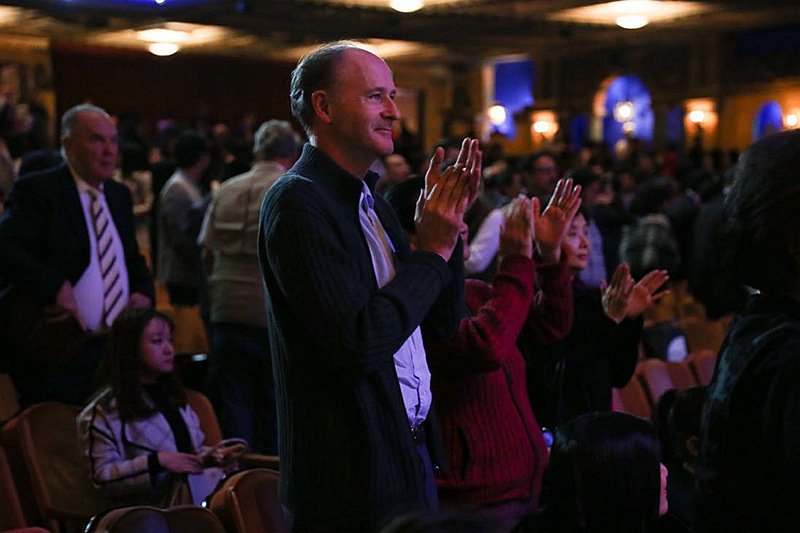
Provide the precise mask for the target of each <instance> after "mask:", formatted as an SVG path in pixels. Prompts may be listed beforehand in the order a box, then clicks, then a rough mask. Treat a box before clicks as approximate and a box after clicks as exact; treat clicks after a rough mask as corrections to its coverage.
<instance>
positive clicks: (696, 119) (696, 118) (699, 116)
mask: <svg viewBox="0 0 800 533" xmlns="http://www.w3.org/2000/svg"><path fill="white" fill-rule="evenodd" d="M705 119H706V114H705V113H704V112H703V111H701V110H700V109H695V110H694V111H692V112H691V113H689V122H691V123H692V124H700V123H701V122H703V121H704V120H705Z"/></svg>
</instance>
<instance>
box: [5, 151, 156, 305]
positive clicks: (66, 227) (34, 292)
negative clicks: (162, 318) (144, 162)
mask: <svg viewBox="0 0 800 533" xmlns="http://www.w3.org/2000/svg"><path fill="white" fill-rule="evenodd" d="M103 187H104V194H105V197H106V202H107V203H108V208H109V211H110V212H111V218H112V219H113V220H114V225H115V226H116V228H117V232H118V233H119V236H120V239H121V240H122V247H123V249H124V250H125V265H126V267H127V269H128V280H129V285H130V292H131V293H134V292H139V293H141V294H144V295H145V296H147V297H149V298H150V299H151V300H153V298H154V289H153V280H152V278H151V276H150V272H149V271H148V270H147V266H146V265H145V262H144V258H143V257H142V256H141V255H140V254H139V247H138V245H137V244H136V238H135V236H134V228H133V201H132V199H131V194H130V191H129V190H128V188H127V187H125V186H124V185H121V184H119V183H116V182H115V181H113V180H107V181H106V182H105V185H104V186H103ZM89 251H90V245H89V230H88V228H87V227H86V222H85V218H84V215H83V208H82V207H81V201H80V196H79V195H78V188H77V186H76V185H75V180H74V179H73V177H72V174H71V173H70V171H69V167H68V166H67V165H66V164H63V165H60V166H58V167H55V168H53V169H49V170H46V171H44V172H40V173H36V174H31V175H29V176H26V177H24V178H23V179H21V180H19V181H17V182H16V183H15V184H14V187H13V188H12V189H11V192H10V193H9V195H8V198H7V200H6V204H5V211H4V212H3V214H2V216H0V278H2V280H3V281H4V283H5V284H6V286H8V285H9V284H12V285H14V286H16V287H17V288H19V289H21V290H22V292H24V294H26V295H29V296H31V297H33V298H34V299H36V301H37V302H39V303H40V304H50V303H53V302H54V301H55V296H56V294H57V293H58V290H59V289H60V288H61V286H62V285H63V284H64V281H69V282H70V283H71V284H72V285H75V283H77V281H78V280H79V279H80V277H81V275H82V274H83V272H84V271H85V270H86V268H87V267H88V265H89V259H90V257H89ZM7 303H8V302H5V301H3V300H0V309H1V308H3V307H4V306H5V305H7Z"/></svg>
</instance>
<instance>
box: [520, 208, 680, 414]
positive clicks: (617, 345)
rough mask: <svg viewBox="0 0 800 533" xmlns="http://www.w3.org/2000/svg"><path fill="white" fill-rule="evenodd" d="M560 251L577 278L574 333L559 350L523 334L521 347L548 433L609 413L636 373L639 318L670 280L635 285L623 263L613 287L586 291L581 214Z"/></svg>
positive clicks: (653, 276) (586, 249)
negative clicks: (616, 390)
mask: <svg viewBox="0 0 800 533" xmlns="http://www.w3.org/2000/svg"><path fill="white" fill-rule="evenodd" d="M562 249H563V250H564V255H565V261H566V263H567V266H568V268H569V269H570V270H571V272H572V275H573V281H572V286H573V291H574V295H575V321H574V325H573V328H572V331H571V332H570V334H569V335H567V336H566V338H564V340H562V341H561V342H558V343H556V344H550V345H541V344H539V343H537V342H536V341H535V340H534V339H531V338H530V337H528V336H526V335H525V334H523V335H521V336H520V339H519V341H518V344H519V346H520V349H521V350H522V351H523V353H524V354H525V359H526V362H527V364H528V394H529V396H530V400H531V407H532V408H533V412H534V413H535V414H536V418H537V419H538V420H539V423H541V424H543V425H544V426H546V427H549V428H553V427H556V426H560V425H562V424H563V423H565V422H566V421H568V420H570V419H571V418H574V417H576V416H578V415H581V414H583V413H588V412H591V411H609V410H611V388H612V387H622V386H624V385H625V384H626V383H627V382H628V380H629V379H630V378H631V376H632V375H633V371H634V369H635V368H636V361H637V359H638V343H639V336H640V335H641V331H642V318H641V314H642V312H643V311H644V310H645V309H647V307H649V306H650V305H651V304H652V303H653V301H654V300H655V299H658V298H660V297H661V296H660V295H655V296H654V293H655V291H656V290H658V288H659V287H661V285H663V284H664V283H665V282H666V281H667V279H668V275H667V273H666V272H665V271H663V270H654V271H652V272H650V273H649V274H647V275H646V276H644V277H643V278H642V279H641V281H639V283H636V282H634V280H633V278H632V277H631V276H630V271H629V269H628V265H626V264H624V263H623V264H622V265H620V266H619V267H618V268H617V269H616V270H615V271H614V275H613V277H612V278H611V282H610V284H608V285H606V284H605V283H603V285H602V287H601V288H600V289H590V288H589V287H587V286H586V285H585V284H584V283H583V282H582V281H581V280H580V279H578V278H577V276H575V274H577V273H578V272H580V271H581V270H582V269H583V268H585V267H586V264H587V262H588V259H589V254H590V253H591V250H590V246H589V240H588V238H587V224H586V218H585V216H584V215H583V213H582V212H581V211H578V214H577V215H575V218H574V219H573V221H572V224H571V225H570V228H569V230H568V231H567V235H566V238H565V239H564V242H563V244H562ZM662 294H663V293H662Z"/></svg>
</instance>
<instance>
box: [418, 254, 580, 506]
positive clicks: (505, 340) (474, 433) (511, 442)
mask: <svg viewBox="0 0 800 533" xmlns="http://www.w3.org/2000/svg"><path fill="white" fill-rule="evenodd" d="M536 272H537V269H536V267H535V264H534V262H533V261H531V260H530V259H528V258H526V257H523V256H512V257H507V258H505V259H504V260H503V262H502V263H501V265H500V270H499V272H498V273H497V275H495V277H494V284H493V285H494V286H492V285H489V284H487V283H484V282H482V281H479V280H473V279H470V280H467V286H466V297H467V305H468V307H469V310H470V312H471V313H472V315H473V316H471V317H469V318H465V319H463V320H462V321H461V324H460V325H459V330H458V334H457V335H456V336H455V337H454V338H452V339H449V340H447V341H444V342H437V343H426V347H429V349H428V350H427V352H428V361H429V363H430V366H431V370H432V375H433V377H432V384H431V386H432V389H433V395H434V398H436V405H437V412H438V414H439V421H440V423H441V425H442V440H443V443H444V449H445V454H446V455H447V460H448V464H449V465H450V469H449V471H448V472H447V473H446V474H445V475H443V476H441V477H440V478H439V479H437V485H438V488H439V497H440V500H441V503H442V505H443V506H447V507H476V506H482V505H491V504H497V503H502V502H506V501H509V500H525V501H534V500H535V499H537V498H538V496H539V491H540V488H541V482H542V474H543V473H544V469H545V466H546V465H547V447H546V445H545V442H544V438H543V437H542V432H541V430H540V428H539V424H538V423H537V422H536V418H535V417H534V414H533V412H532V411H531V407H530V403H529V401H528V394H527V391H526V387H525V361H524V360H523V358H522V354H521V353H520V352H519V350H518V349H517V346H516V344H515V342H516V339H517V336H518V335H519V333H520V331H521V330H522V328H523V327H525V328H526V329H527V330H528V333H529V334H530V335H531V336H532V337H533V338H535V339H537V340H539V341H540V342H551V341H556V340H559V339H561V338H563V337H564V336H565V335H566V334H567V333H568V332H569V330H570V329H571V328H572V285H571V284H570V276H569V272H568V271H567V269H566V268H565V266H564V265H542V266H539V268H538V272H539V275H540V278H541V282H540V283H541V286H542V290H541V291H540V292H538V294H536V295H534V277H535V273H536Z"/></svg>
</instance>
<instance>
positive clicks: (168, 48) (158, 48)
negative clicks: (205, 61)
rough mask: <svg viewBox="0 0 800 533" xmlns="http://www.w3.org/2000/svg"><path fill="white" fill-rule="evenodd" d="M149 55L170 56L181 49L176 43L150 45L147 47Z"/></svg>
mask: <svg viewBox="0 0 800 533" xmlns="http://www.w3.org/2000/svg"><path fill="white" fill-rule="evenodd" d="M147 49H148V50H150V53H151V54H153V55H157V56H160V57H165V56H171V55H172V54H174V53H176V52H177V51H178V50H180V49H181V45H179V44H178V43H150V44H149V45H148V46H147Z"/></svg>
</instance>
